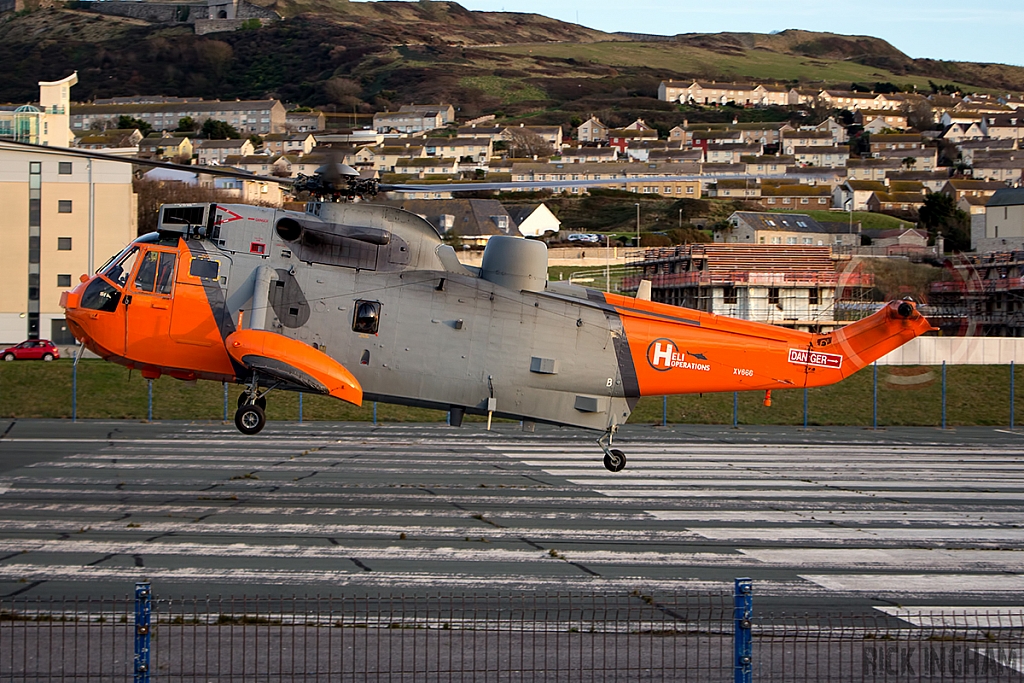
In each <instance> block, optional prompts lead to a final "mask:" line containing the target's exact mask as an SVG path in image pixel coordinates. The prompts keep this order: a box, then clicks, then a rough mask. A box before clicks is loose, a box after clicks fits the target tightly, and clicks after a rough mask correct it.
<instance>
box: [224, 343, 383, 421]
mask: <svg viewBox="0 0 1024 683" xmlns="http://www.w3.org/2000/svg"><path fill="white" fill-rule="evenodd" d="M227 349H228V354H229V355H230V356H231V357H232V358H233V359H234V360H235V361H236V362H238V363H241V364H242V365H244V366H245V367H246V368H248V369H249V370H252V371H254V372H258V373H259V374H261V375H266V376H269V377H274V378H275V379H279V380H281V381H283V382H287V383H289V384H293V385H297V386H300V387H302V388H303V389H305V390H307V391H309V392H312V393H316V394H324V395H327V396H333V397H334V398H339V399H341V400H342V401H346V402H348V403H351V404H353V405H360V404H361V403H362V402H363V388H362V387H361V386H360V385H359V381H358V380H356V378H355V377H353V376H352V373H351V372H349V371H348V369H346V368H345V366H344V365H342V364H341V363H339V362H338V361H336V360H334V359H333V358H331V357H330V356H328V355H327V354H326V353H324V352H323V351H320V350H318V349H314V348H313V347H311V346H309V345H308V344H305V343H303V342H301V341H298V340H297V339H291V338H290V337H286V336H284V335H283V334H278V333H276V332H268V331H266V330H238V331H237V332H233V333H231V334H230V335H228V338H227Z"/></svg>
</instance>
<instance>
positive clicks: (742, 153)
mask: <svg viewBox="0 0 1024 683" xmlns="http://www.w3.org/2000/svg"><path fill="white" fill-rule="evenodd" d="M763 152H764V147H762V146H761V145H760V144H754V145H726V144H720V143H718V144H715V143H712V144H709V145H708V146H707V148H706V149H705V159H706V161H707V163H709V164H738V163H740V161H741V160H742V158H743V157H760V156H761V154H762V153H763Z"/></svg>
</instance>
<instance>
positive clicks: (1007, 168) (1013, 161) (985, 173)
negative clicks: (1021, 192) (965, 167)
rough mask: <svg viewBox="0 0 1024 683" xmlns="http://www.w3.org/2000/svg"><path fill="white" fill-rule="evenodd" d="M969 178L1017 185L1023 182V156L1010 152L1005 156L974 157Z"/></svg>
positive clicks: (976, 155)
mask: <svg viewBox="0 0 1024 683" xmlns="http://www.w3.org/2000/svg"><path fill="white" fill-rule="evenodd" d="M971 177H972V178H974V179H975V180H994V181H998V182H1001V183H1006V184H1007V185H1019V184H1020V183H1021V182H1022V180H1024V154H1021V153H1020V152H1011V153H1010V154H1007V155H1005V156H995V155H994V154H986V155H985V156H979V154H978V153H977V152H975V155H974V166H973V168H972V170H971Z"/></svg>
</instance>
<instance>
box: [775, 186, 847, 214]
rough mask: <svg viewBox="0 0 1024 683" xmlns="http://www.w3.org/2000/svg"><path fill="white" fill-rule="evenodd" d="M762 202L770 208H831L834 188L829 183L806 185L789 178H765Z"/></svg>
mask: <svg viewBox="0 0 1024 683" xmlns="http://www.w3.org/2000/svg"><path fill="white" fill-rule="evenodd" d="M761 204H762V205H763V206H764V207H765V208H768V209H786V210H794V209H795V210H797V211H811V210H823V209H829V208H831V206H832V188H831V187H829V186H828V185H804V184H802V183H796V182H792V181H789V180H786V181H770V180H765V181H764V182H763V183H762V186H761Z"/></svg>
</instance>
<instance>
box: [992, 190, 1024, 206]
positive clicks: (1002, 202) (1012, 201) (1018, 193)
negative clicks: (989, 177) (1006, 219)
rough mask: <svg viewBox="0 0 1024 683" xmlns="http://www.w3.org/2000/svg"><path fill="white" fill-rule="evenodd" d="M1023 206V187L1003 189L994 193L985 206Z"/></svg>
mask: <svg viewBox="0 0 1024 683" xmlns="http://www.w3.org/2000/svg"><path fill="white" fill-rule="evenodd" d="M1021 205H1024V187H1013V188H1009V187H1008V188H1004V189H1002V190H999V191H998V192H996V193H995V194H994V195H992V197H991V198H990V199H989V200H988V203H987V204H986V205H985V206H1021Z"/></svg>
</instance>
